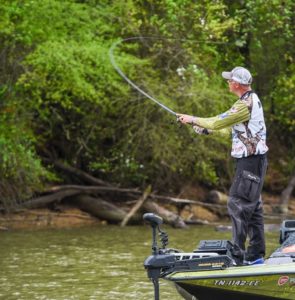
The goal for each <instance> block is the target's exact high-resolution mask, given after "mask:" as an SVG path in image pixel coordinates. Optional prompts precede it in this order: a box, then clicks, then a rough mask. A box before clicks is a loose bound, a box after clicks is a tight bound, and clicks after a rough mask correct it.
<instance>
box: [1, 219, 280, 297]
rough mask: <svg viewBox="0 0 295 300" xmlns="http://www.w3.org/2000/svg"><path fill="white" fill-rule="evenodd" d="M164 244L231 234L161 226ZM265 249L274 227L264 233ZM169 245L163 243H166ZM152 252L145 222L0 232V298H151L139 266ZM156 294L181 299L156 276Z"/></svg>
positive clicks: (273, 240) (191, 244) (185, 244)
mask: <svg viewBox="0 0 295 300" xmlns="http://www.w3.org/2000/svg"><path fill="white" fill-rule="evenodd" d="M164 229H165V230H166V231H167V232H168V233H169V241H170V243H169V246H170V247H173V248H178V249H182V250H184V251H186V252H191V251H192V250H193V249H194V248H195V247H196V246H197V244H198V242H199V240H202V239H230V232H216V231H215V229H214V227H212V226H192V227H190V228H189V229H187V230H180V229H172V228H170V227H165V228H164ZM267 241H268V253H270V252H272V250H274V249H275V248H276V247H277V241H278V233H267ZM169 246H168V247H169ZM150 253H151V230H150V228H149V227H148V226H131V227H126V228H120V227H118V226H109V225H108V226H97V227H90V228H79V229H68V230H39V231H14V232H0V299H1V300H2V299H3V300H23V299H26V300H33V299H38V300H39V299H40V300H41V299H42V300H70V299H73V300H74V299H75V300H88V299H91V300H107V299H108V300H110V299H111V300H112V299H140V300H151V299H153V286H152V283H151V282H150V281H149V280H148V279H147V275H146V272H145V270H144V268H143V261H144V259H145V258H146V257H147V256H149V255H150ZM160 293H161V299H169V300H180V299H182V298H180V296H178V295H177V293H176V291H175V289H174V287H173V286H172V285H170V284H169V283H167V282H163V281H161V284H160Z"/></svg>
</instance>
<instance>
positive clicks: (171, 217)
mask: <svg viewBox="0 0 295 300" xmlns="http://www.w3.org/2000/svg"><path fill="white" fill-rule="evenodd" d="M143 208H144V209H145V210H146V211H148V212H152V213H155V214H157V215H159V216H160V217H162V218H163V220H164V221H165V222H166V223H168V224H170V225H171V226H173V227H175V228H186V227H187V225H186V224H185V222H184V221H183V219H182V218H181V217H180V216H179V215H177V214H175V213H173V212H172V211H170V210H168V209H166V208H164V207H162V206H160V205H158V204H156V203H155V202H152V201H146V202H145V203H144V205H143Z"/></svg>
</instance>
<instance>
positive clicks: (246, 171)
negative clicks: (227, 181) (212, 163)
mask: <svg viewBox="0 0 295 300" xmlns="http://www.w3.org/2000/svg"><path fill="white" fill-rule="evenodd" d="M266 169H267V158H266V155H253V156H249V157H244V158H239V159H237V161H236V172H235V177H234V180H233V183H232V186H231V188H230V192H229V200H228V212H229V215H230V218H231V221H232V227H233V230H232V240H233V244H234V249H233V255H234V257H235V259H236V261H237V262H238V263H242V261H243V259H246V260H255V259H257V258H260V257H263V256H264V255H265V239H264V225H263V224H264V223H263V209H262V200H261V195H260V194H261V190H262V186H263V181H264V176H265V173H266ZM247 236H249V247H248V248H247V251H246V250H245V242H246V239H247Z"/></svg>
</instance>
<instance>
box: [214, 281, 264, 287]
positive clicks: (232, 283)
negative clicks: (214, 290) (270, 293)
mask: <svg viewBox="0 0 295 300" xmlns="http://www.w3.org/2000/svg"><path fill="white" fill-rule="evenodd" d="M259 284H260V280H214V285H218V286H258V285H259Z"/></svg>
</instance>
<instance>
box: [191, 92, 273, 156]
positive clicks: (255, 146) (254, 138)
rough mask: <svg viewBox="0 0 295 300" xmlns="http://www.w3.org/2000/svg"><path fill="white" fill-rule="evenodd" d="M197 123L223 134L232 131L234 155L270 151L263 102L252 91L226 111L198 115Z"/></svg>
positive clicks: (232, 152) (248, 154) (232, 153)
mask: <svg viewBox="0 0 295 300" xmlns="http://www.w3.org/2000/svg"><path fill="white" fill-rule="evenodd" d="M195 123H196V124H197V125H198V126H201V127H203V128H207V129H211V130H213V131H218V132H220V133H222V134H226V133H229V132H230V131H231V132H232V150H231V155H232V156H233V157H236V158H241V157H247V156H250V155H258V154H264V153H266V152H267V151H268V147H267V146H266V126H265V122H264V115H263V109H262V104H261V102H260V100H259V98H258V96H257V95H256V94H255V93H253V92H252V91H249V92H246V93H245V94H244V95H243V96H242V97H241V98H240V99H239V100H237V101H236V102H235V103H234V104H233V106H232V107H231V108H230V109H229V110H227V111H226V112H224V113H222V114H220V115H217V116H215V117H211V118H199V117H198V118H196V120H195Z"/></svg>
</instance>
